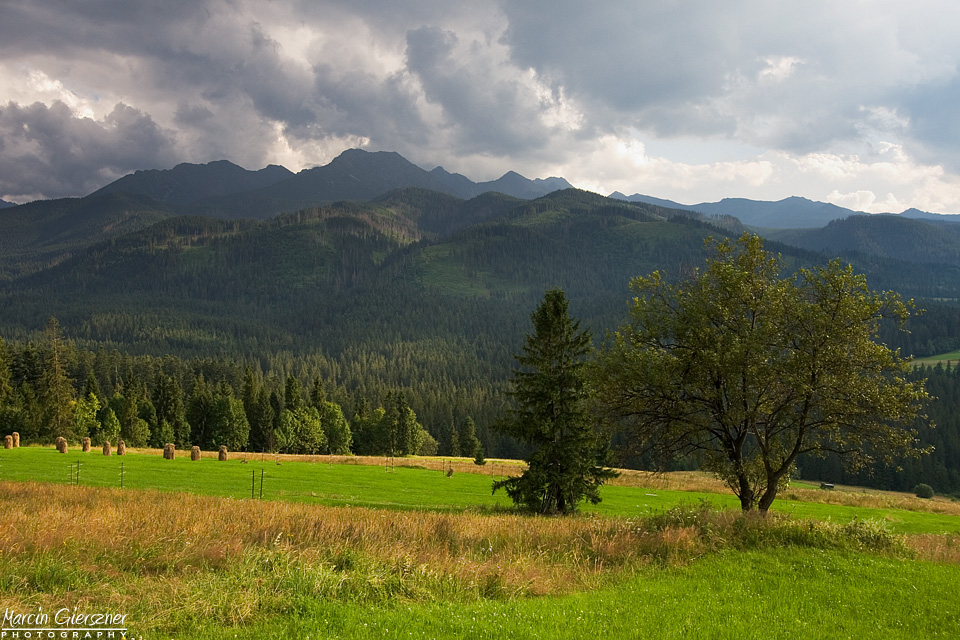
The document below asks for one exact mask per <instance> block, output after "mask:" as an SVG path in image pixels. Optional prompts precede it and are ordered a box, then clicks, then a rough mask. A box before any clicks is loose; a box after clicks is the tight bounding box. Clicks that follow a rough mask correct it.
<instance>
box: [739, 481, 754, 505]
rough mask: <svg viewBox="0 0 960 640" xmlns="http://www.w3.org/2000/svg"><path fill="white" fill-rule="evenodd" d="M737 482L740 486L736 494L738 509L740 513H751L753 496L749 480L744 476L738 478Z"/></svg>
mask: <svg viewBox="0 0 960 640" xmlns="http://www.w3.org/2000/svg"><path fill="white" fill-rule="evenodd" d="M737 480H738V482H739V485H740V490H739V491H738V492H737V496H738V497H739V498H740V509H741V510H742V511H752V510H753V501H754V497H755V496H754V493H753V487H751V486H750V480H748V479H747V477H746V476H740V477H739V478H737Z"/></svg>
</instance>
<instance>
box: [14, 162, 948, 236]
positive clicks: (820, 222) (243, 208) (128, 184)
mask: <svg viewBox="0 0 960 640" xmlns="http://www.w3.org/2000/svg"><path fill="white" fill-rule="evenodd" d="M404 187H417V188H423V189H429V190H431V191H437V192H440V193H445V194H448V195H451V196H455V197H457V198H461V199H470V198H473V197H475V196H478V195H480V194H482V193H486V192H490V191H494V192H498V193H503V194H506V195H509V196H513V197H515V198H521V199H533V198H537V197H540V196H543V195H546V194H547V193H550V192H552V191H557V190H560V189H567V188H570V187H571V184H570V183H569V182H567V181H566V180H565V179H563V178H556V177H554V178H546V179H533V180H531V179H528V178H525V177H524V176H521V175H520V174H518V173H516V172H513V171H508V172H507V173H505V174H504V175H503V176H501V177H500V178H498V179H497V180H492V181H487V182H473V181H472V180H470V179H469V178H467V177H465V176H463V175H460V174H457V173H450V172H448V171H446V170H445V169H443V167H436V168H435V169H433V170H431V171H427V170H425V169H422V168H420V167H418V166H417V165H415V164H413V163H411V162H409V161H408V160H406V159H405V158H403V157H402V156H401V155H399V154H397V153H394V152H383V151H380V152H367V151H363V150H360V149H350V150H347V151H344V152H343V153H342V154H340V155H339V156H337V157H336V158H335V159H334V160H333V161H331V162H330V163H329V164H327V165H324V166H319V167H313V168H311V169H305V170H303V171H301V172H299V173H297V174H294V173H292V172H291V171H289V170H287V169H285V168H284V167H280V166H277V165H270V166H267V167H265V168H263V169H260V170H258V171H250V170H247V169H244V168H242V167H240V166H237V165H235V164H233V163H231V162H229V161H226V160H219V161H215V162H210V163H207V164H189V163H184V164H179V165H177V166H175V167H174V168H172V169H167V170H145V171H137V172H135V173H132V174H129V175H127V176H124V177H122V178H120V179H119V180H116V181H115V182H112V183H110V184H108V185H106V186H104V187H103V188H101V189H99V190H97V191H95V192H94V193H92V194H90V196H88V197H92V198H98V197H100V196H105V195H110V194H113V195H116V194H126V195H128V196H138V197H140V196H143V197H146V198H149V199H150V200H152V201H154V202H155V203H156V204H152V205H151V207H152V208H153V209H154V210H161V211H166V212H168V213H170V214H171V215H182V214H192V215H205V216H212V217H222V218H256V219H266V218H269V217H271V216H273V215H276V214H278V213H282V212H286V211H293V210H297V209H301V208H305V207H311V206H318V205H323V204H329V203H332V202H337V201H341V200H349V201H368V200H370V199H372V198H375V197H377V196H380V195H382V194H384V193H386V192H388V191H391V190H394V189H398V188H404ZM609 197H610V198H613V199H618V200H626V201H628V202H643V203H647V204H653V205H656V206H660V207H664V208H668V209H675V210H684V211H694V212H698V213H702V214H703V215H705V216H707V217H710V218H722V217H735V218H737V219H738V220H739V221H740V222H742V223H743V224H744V225H746V226H748V227H752V228H755V229H810V228H822V227H824V226H826V225H827V224H828V223H830V222H832V221H834V220H840V219H843V218H847V217H849V216H853V215H867V214H864V212H861V211H854V210H851V209H847V208H844V207H840V206H837V205H834V204H830V203H824V202H816V201H812V200H808V199H806V198H801V197H790V198H786V199H783V200H779V201H776V202H769V201H758V200H748V199H745V198H725V199H723V200H720V201H719V202H702V203H699V204H693V205H685V204H680V203H677V202H673V201H671V200H666V199H662V198H656V197H653V196H646V195H642V194H639V193H635V194H633V195H631V196H626V195H624V194H622V193H620V192H614V193H612V194H610V196H609ZM67 200H76V199H67ZM81 200H82V199H81ZM59 202H60V203H61V204H59V205H56V206H59V207H63V206H67V207H68V208H69V205H64V204H63V202H64V201H59ZM13 206H15V205H13V204H11V203H7V202H4V201H2V200H0V208H9V207H13ZM34 206H37V205H34ZM894 215H899V216H901V217H905V218H913V219H919V220H928V221H937V220H941V221H952V220H953V219H954V216H950V215H942V214H936V213H928V212H925V211H919V210H917V209H908V210H906V211H903V212H902V213H899V214H894Z"/></svg>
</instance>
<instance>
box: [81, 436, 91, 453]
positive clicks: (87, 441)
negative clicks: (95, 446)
mask: <svg viewBox="0 0 960 640" xmlns="http://www.w3.org/2000/svg"><path fill="white" fill-rule="evenodd" d="M83 452H84V453H89V452H90V438H84V439H83Z"/></svg>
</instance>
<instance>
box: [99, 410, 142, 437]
mask: <svg viewBox="0 0 960 640" xmlns="http://www.w3.org/2000/svg"><path fill="white" fill-rule="evenodd" d="M119 440H120V420H118V419H117V414H115V413H114V412H113V409H111V408H110V407H107V408H106V409H105V410H104V412H103V420H101V423H100V430H99V431H98V432H97V437H96V438H95V439H94V440H93V443H94V444H97V445H102V444H103V443H104V442H110V443H112V444H114V445H116V444H117V442H118V441H119ZM131 446H133V445H132V444H131Z"/></svg>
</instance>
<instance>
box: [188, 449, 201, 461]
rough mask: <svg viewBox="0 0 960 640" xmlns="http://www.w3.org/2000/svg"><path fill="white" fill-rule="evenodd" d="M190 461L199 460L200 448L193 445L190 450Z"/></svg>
mask: <svg viewBox="0 0 960 640" xmlns="http://www.w3.org/2000/svg"><path fill="white" fill-rule="evenodd" d="M190 459H191V460H193V461H194V462H196V461H197V460H199V459H200V447H198V446H196V445H194V446H193V447H192V448H191V449H190Z"/></svg>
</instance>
